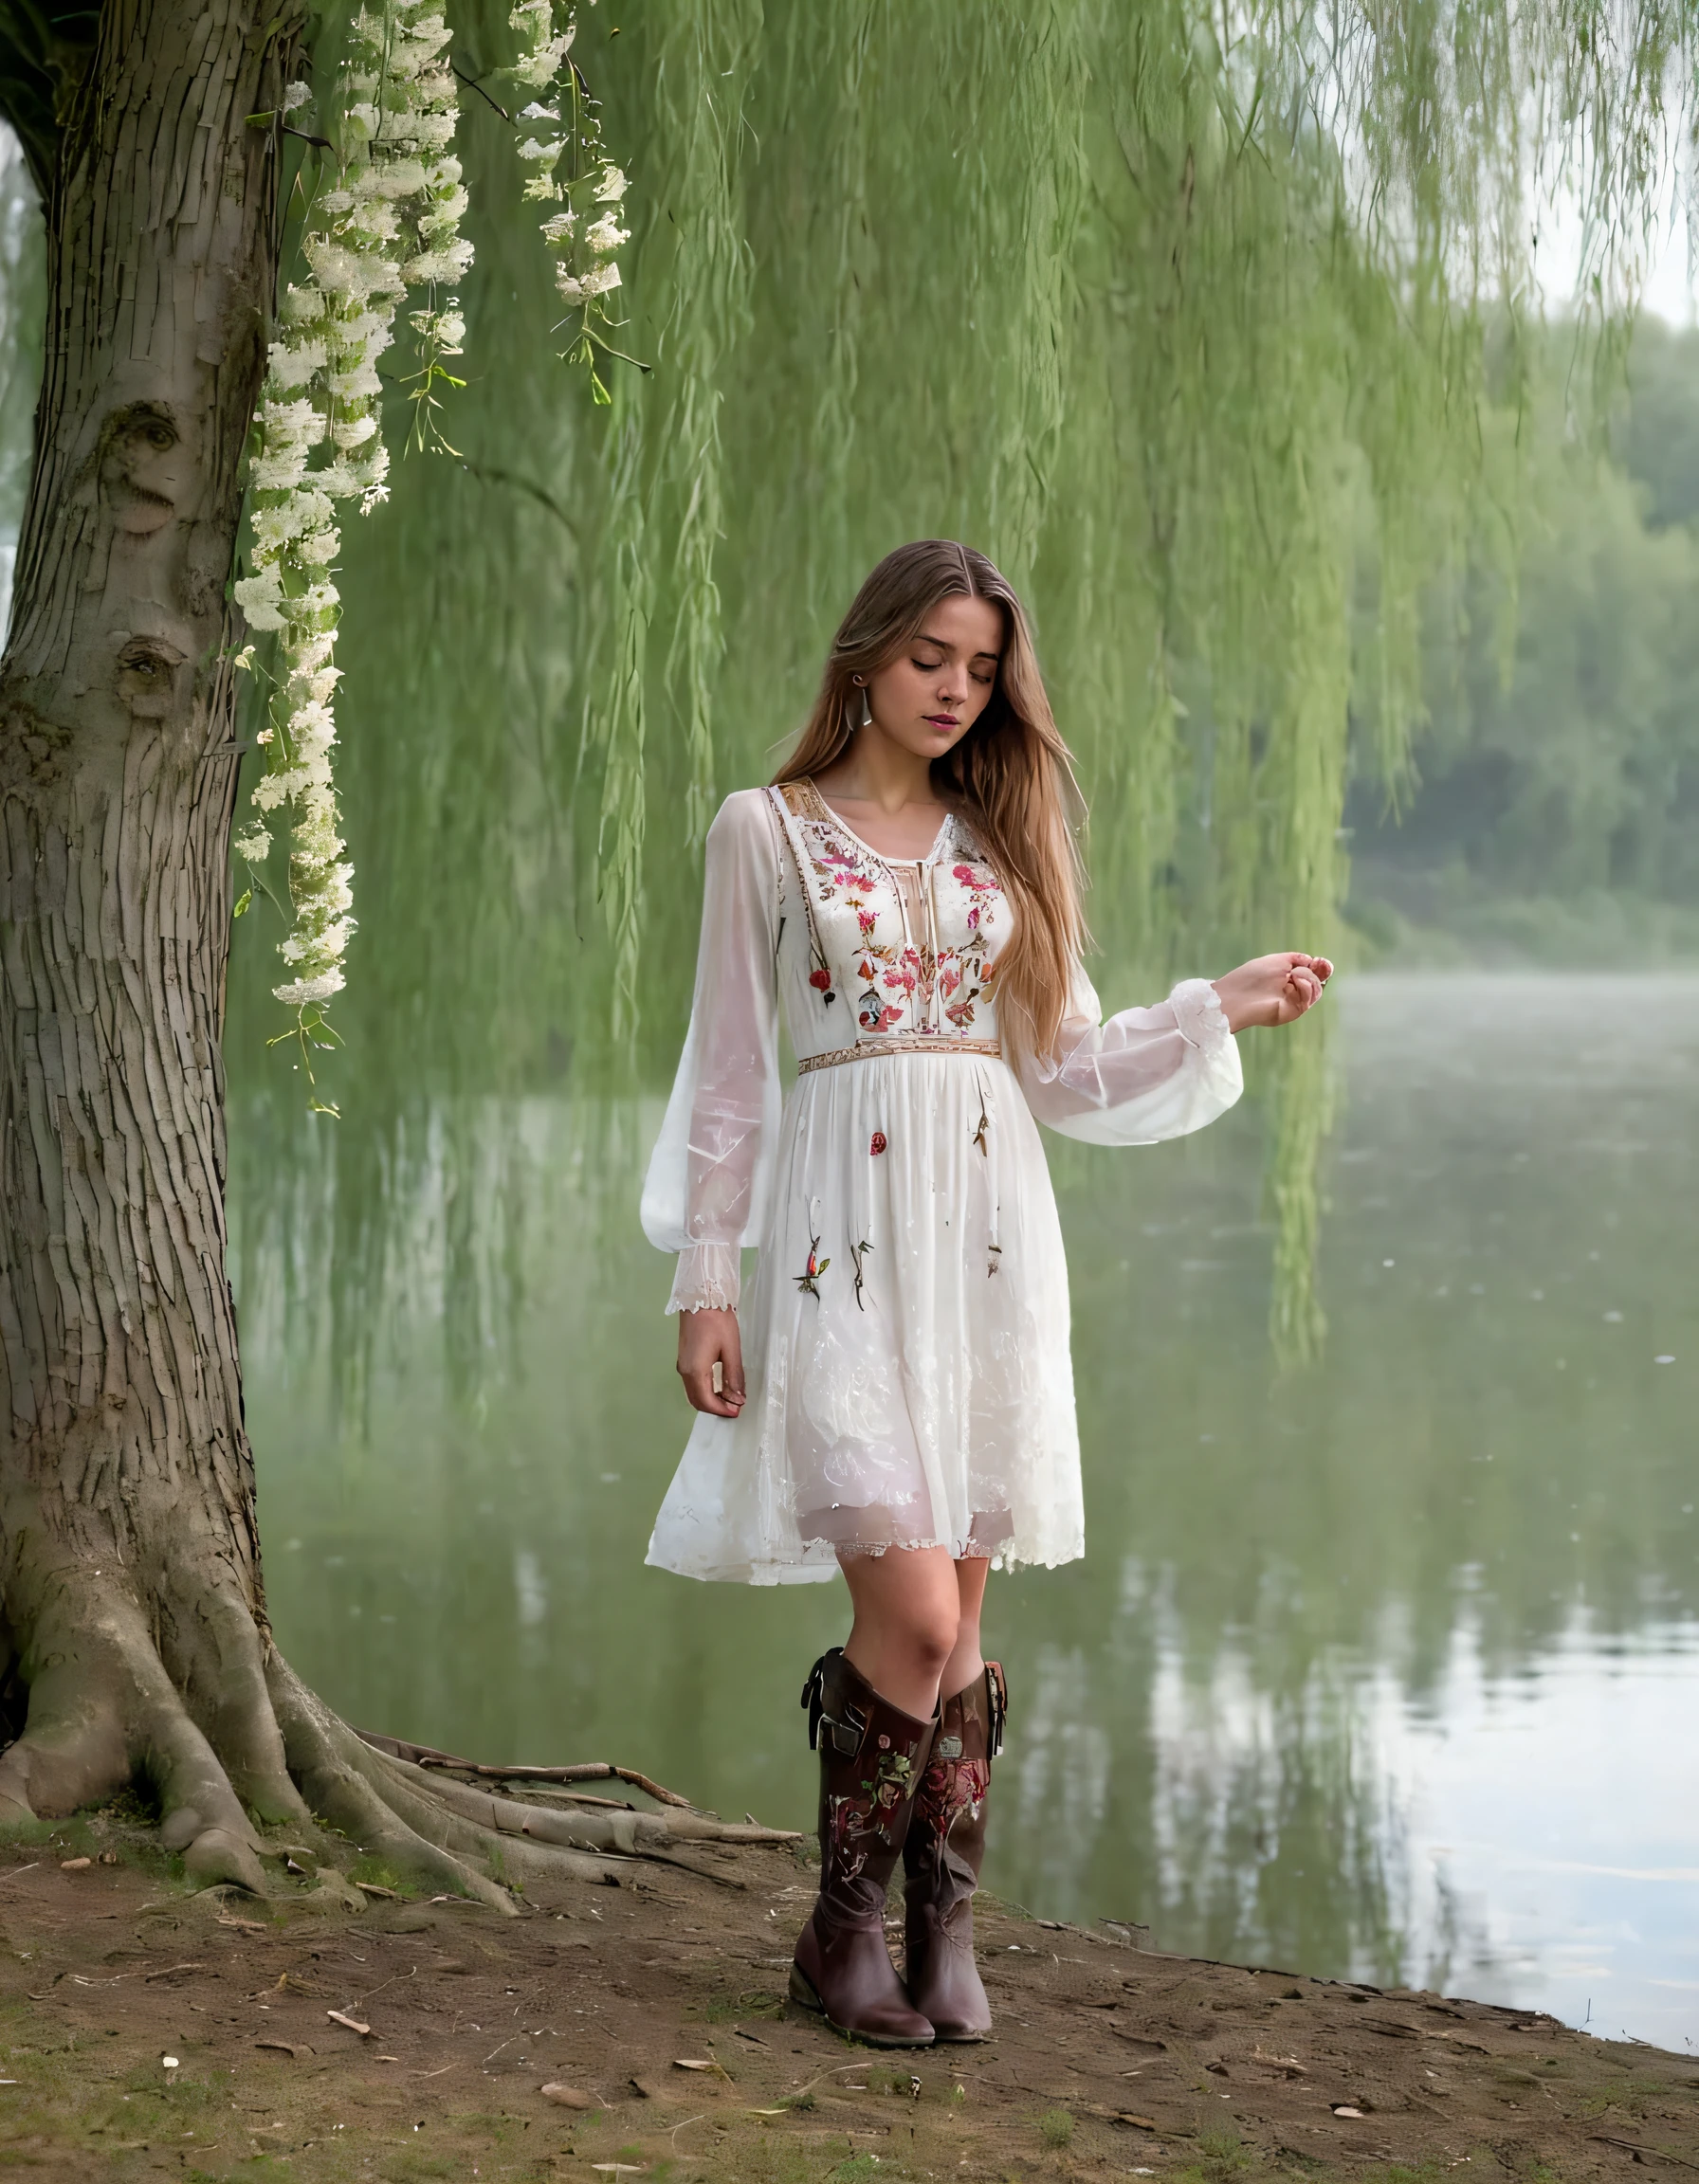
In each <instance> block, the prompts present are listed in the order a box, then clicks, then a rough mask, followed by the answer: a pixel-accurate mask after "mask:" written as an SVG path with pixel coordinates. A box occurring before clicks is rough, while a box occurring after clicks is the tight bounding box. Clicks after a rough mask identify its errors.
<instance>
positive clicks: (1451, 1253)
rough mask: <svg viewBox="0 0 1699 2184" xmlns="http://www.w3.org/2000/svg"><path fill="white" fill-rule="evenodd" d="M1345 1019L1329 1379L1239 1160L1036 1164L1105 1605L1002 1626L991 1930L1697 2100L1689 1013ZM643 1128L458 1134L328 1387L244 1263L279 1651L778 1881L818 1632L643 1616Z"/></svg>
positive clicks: (1537, 1000) (1615, 997)
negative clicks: (1443, 2002) (751, 1842)
mask: <svg viewBox="0 0 1699 2184" xmlns="http://www.w3.org/2000/svg"><path fill="white" fill-rule="evenodd" d="M1329 1005H1330V1006H1331V1007H1334V1008H1336V1009H1337V1010H1338V1016H1339V1021H1338V1024H1337V1026H1336V1032H1337V1042H1336V1051H1337V1056H1338V1064H1339V1069H1338V1074H1339V1080H1340V1111H1339V1119H1338V1123H1337V1127H1336V1129H1335V1133H1334V1137H1333V1139H1332V1143H1331V1146H1330V1149H1329V1153H1328V1156H1327V1161H1326V1170H1325V1193H1326V1217H1325V1224H1324V1238H1323V1247H1322V1251H1323V1285H1324V1298H1325V1301H1326V1304H1327V1309H1328V1312H1329V1316H1330V1320H1331V1332H1330V1335H1329V1339H1328V1344H1327V1350H1326V1355H1325V1357H1324V1361H1323V1363H1322V1364H1321V1366H1320V1367H1318V1368H1317V1369H1315V1370H1313V1371H1309V1372H1305V1373H1303V1374H1293V1375H1288V1376H1286V1377H1284V1378H1283V1377H1282V1376H1281V1375H1280V1374H1279V1373H1278V1372H1277V1371H1276V1369H1275V1367H1274V1365H1273V1363H1272V1361H1271V1359H1270V1353H1269V1349H1268V1344H1267V1340H1266V1337H1265V1323H1266V1319H1267V1312H1268V1283H1269V1246H1270V1232H1269V1229H1268V1228H1267V1226H1266V1225H1265V1223H1264V1222H1263V1220H1262V1219H1261V1206H1260V1193H1261V1184H1260V1159H1261V1127H1262V1125H1261V1121H1260V1119H1259V1118H1258V1116H1257V1115H1256V1114H1255V1112H1253V1111H1252V1110H1251V1109H1250V1108H1249V1107H1246V1108H1242V1109H1241V1110H1239V1111H1238V1112H1236V1113H1235V1114H1234V1115H1233V1116H1231V1117H1229V1118H1228V1119H1227V1120H1226V1121H1225V1122H1223V1123H1222V1124H1219V1125H1217V1126H1216V1127H1215V1129H1213V1130H1212V1131H1210V1132H1208V1133H1206V1134H1205V1135H1204V1136H1203V1137H1199V1138H1197V1139H1195V1140H1192V1141H1190V1142H1187V1143H1183V1144H1179V1145H1174V1146H1165V1147H1160V1148H1156V1149H1152V1150H1148V1151H1142V1152H1133V1153H1120V1154H1114V1153H1106V1152H1096V1151H1092V1150H1087V1149H1085V1148H1080V1147H1075V1146H1071V1145H1064V1144H1061V1143H1053V1144H1052V1155H1053V1165H1054V1170H1055V1174H1056V1178H1057V1184H1058V1191H1059V1195H1060V1198H1061V1203H1062V1209H1063V1217H1064V1221H1065V1224H1066V1227H1067V1229H1068V1235H1069V1254H1070V1261H1071V1265H1072V1268H1073V1283H1074V1310H1075V1336H1074V1355H1075V1363H1076V1371H1077V1374H1078V1381H1079V1395H1080V1413H1081V1425H1082V1429H1083V1436H1084V1445H1085V1453H1086V1475H1087V1520H1088V1522H1087V1532H1088V1539H1089V1551H1088V1554H1087V1559H1086V1561H1085V1562H1084V1563H1083V1564H1081V1565H1075V1566H1074V1567H1073V1568H1071V1569H1069V1570H1068V1571H1064V1572H1056V1573H1044V1572H1032V1573H1028V1574H1022V1575H1020V1576H1018V1577H1015V1578H1012V1579H994V1581H993V1593H992V1611H991V1622H990V1633H991V1642H992V1645H993V1647H994V1648H995V1650H996V1651H997V1652H999V1653H1000V1654H1001V1657H1002V1659H1003V1660H1004V1662H1005V1663H1006V1665H1007V1666H1008V1669H1009V1673H1010V1678H1011V1683H1012V1685H1013V1690H1014V1725H1013V1733H1012V1736H1011V1740H1010V1748H1009V1753H1008V1756H1007V1757H1006V1758H1005V1759H1004V1760H1003V1761H1002V1762H1000V1764H999V1767H998V1773H997V1783H996V1820H995V1826H994V1832H993V1838H992V1848H991V1858H990V1866H989V1870H988V1874H987V1880H988V1883H989V1884H991V1885H993V1886H994V1887H996V1889H997V1890H998V1891H999V1892H1000V1893H1001V1894H1003V1895H1005V1896H1007V1897H1010V1898H1013V1899H1014V1900H1015V1901H1017V1902H1023V1903H1025V1904H1027V1905H1028V1906H1029V1907H1031V1908H1032V1910H1034V1911H1036V1912H1038V1913H1039V1914H1040V1915H1045V1916H1050V1917H1067V1918H1087V1919H1090V1918H1097V1917H1109V1918H1115V1919H1123V1920H1137V1921H1140V1922H1143V1923H1147V1924H1148V1925H1150V1926H1151V1927H1152V1929H1153V1930H1154V1935H1155V1938H1156V1939H1157V1941H1158V1942H1159V1943H1160V1945H1162V1946H1165V1947H1168V1948H1173V1949H1181V1950H1188V1951H1195V1952H1197V1953H1200V1954H1205V1955H1208V1956H1217V1957H1227V1958H1242V1959H1245V1960H1249V1961H1256V1962H1263V1963H1276V1964H1280V1965H1284V1966H1288V1967H1291V1968H1294V1969H1301V1970H1305V1971H1309V1972H1314V1973H1324V1974H1355V1975H1359V1976H1363V1977H1368V1978H1372V1979H1375V1980H1378V1981H1393V1980H1400V1981H1411V1982H1419V1983H1422V1984H1436V1985H1439V1986H1442V1987H1447V1988H1450V1989H1451V1990H1452V1991H1454V1992H1463V1993H1471V1994H1475V1995H1480V1996H1484V1997H1487V1998H1496V1999H1505V2000H1513V2001H1516V2002H1518V2003H1525V2004H1529V2005H1538V2006H1541V2007H1544V2008H1547V2009H1550V2010H1552V2011H1556V2012H1557V2013H1559V2014H1560V2015H1562V2016H1563V2017H1565V2018H1567V2019H1569V2020H1570V2021H1571V2022H1574V2023H1578V2024H1579V2023H1582V2022H1590V2023H1591V2025H1592V2026H1593V2028H1594V2029H1598V2030H1601V2031H1605V2032H1609V2033H1612V2034H1615V2033H1617V2032H1620V2031H1622V2030H1624V2029H1626V2030H1627V2031H1630V2032H1632V2033H1635V2034H1636V2035H1638V2036H1640V2037H1642V2038H1649V2039H1653V2040H1655V2041H1657V2042H1659V2043H1660V2044H1662V2045H1665V2046H1669V2047H1678V2048H1679V2047H1683V2046H1684V2045H1685V2044H1686V2042H1687V2038H1688V2036H1689V2035H1690V2034H1691V2035H1692V2036H1693V2037H1694V2039H1695V2040H1699V1845H1695V1842H1694V1826H1693V1814H1694V1813H1695V1811H1699V1752H1696V1747H1695V1740H1694V1738H1693V1737H1692V1735H1691V1729H1690V1724H1691V1721H1692V1718H1693V1714H1694V1709H1695V1705H1696V1703H1699V1516H1696V1515H1695V1504H1699V1452H1696V1450H1695V1447H1694V1438H1693V1433H1692V1428H1691V1420H1692V1417H1693V1413H1694V1397H1695V1387H1696V1384H1699V1372H1696V1369H1699V1340H1696V1339H1695V1330H1694V1325H1693V1318H1694V1314H1693V1300H1694V1296H1695V1275H1696V1274H1699V1241H1696V1238H1695V1232H1694V1224H1693V1221H1692V1215H1691V1208H1692V1204H1693V1190H1692V1184H1693V1174H1692V1169H1693V1158H1694V1156H1693V1153H1692V1150H1691V1141H1692V1137H1693V1128H1692V1125H1693V1118H1694V1113H1695V1101H1694V1093H1695V1081H1696V1076H1699V979H1682V978H1677V977H1668V978H1641V979H1619V978H1599V977H1585V978H1569V977H1557V976H1549V977H1483V976H1456V977H1440V976H1421V977H1416V976H1404V977H1392V976H1382V977H1361V978H1358V979H1356V980H1354V981H1351V982H1349V983H1348V984H1346V985H1345V986H1344V987H1343V990H1342V991H1341V992H1340V993H1339V994H1338V996H1337V998H1336V999H1335V1000H1334V1001H1332V1002H1330V1004H1329ZM656 1121H658V1113H648V1114H638V1113H635V1112H632V1111H624V1112H615V1113H613V1114H612V1115H610V1114H607V1113H605V1112H600V1111H597V1112H589V1111H576V1110H575V1109H574V1108H573V1107H572V1105H571V1104H570V1103H569V1102H567V1101H547V1100H538V1101H530V1102H526V1103H524V1104H520V1105H508V1106H502V1107H496V1106H493V1105H492V1106H489V1107H487V1108H480V1109H478V1110H476V1111H474V1112H472V1113H471V1114H470V1115H467V1114H466V1113H462V1114H460V1115H459V1116H457V1117H456V1118H455V1119H454V1125H455V1127H456V1128H458V1129H459V1130H460V1131H462V1132H463V1133H465V1132H467V1131H469V1132H471V1133H472V1134H473V1135H474V1136H476V1137H478V1138H479V1141H480V1142H481V1143H483V1144H484V1145H485V1146H486V1147H487V1170H488V1176H489V1183H488V1191H487V1193H486V1194H485V1197H484V1200H482V1201H480V1202H479V1203H478V1204H476V1205H473V1206H471V1207H469V1208H468V1207H467V1206H466V1205H460V1206H445V1205H444V1204H442V1203H441V1202H440V1200H439V1198H438V1197H437V1196H435V1195H433V1192H432V1189H431V1187H430V1184H429V1157H427V1158H426V1160H425V1162H424V1173H425V1176H426V1181H425V1183H424V1185H423V1186H422V1187H421V1189H420V1190H419V1192H418V1205H417V1210H416V1218H415V1219H414V1220H413V1221H412V1223H411V1228H410V1229H409V1232H408V1240H406V1241H404V1243H403V1245H402V1246H401V1247H398V1249H394V1248H393V1249H392V1251H391V1255H390V1258H389V1260H388V1261H387V1262H386V1263H385V1265H383V1266H382V1267H381V1268H380V1269H378V1270H377V1271H375V1274H374V1277H373V1283H374V1287H375V1288H380V1289H381V1297H378V1296H375V1297H374V1298H373V1301H372V1306H371V1309H372V1312H373V1314H374V1316H375V1318H374V1325H375V1327H376V1326H377V1319H376V1316H377V1315H378V1313H379V1309H380V1305H381V1309H382V1323H381V1328H380V1330H379V1331H378V1332H377V1333H376V1335H375V1340H374V1343H373V1345H372V1349H373V1358H374V1361H373V1363H372V1365H371V1367H370V1370H369V1372H368V1373H367V1374H365V1376H364V1377H363V1378H362V1377H361V1375H359V1374H349V1373H347V1372H346V1371H342V1372H339V1373H338V1372H334V1371H333V1369H332V1362H331V1360H332V1357H333V1355H334V1354H336V1353H337V1352H338V1346H339V1348H340V1350H341V1351H346V1350H347V1349H348V1348H349V1347H350V1345H349V1343H348V1340H347V1338H348V1335H349V1332H350V1331H349V1330H348V1329H347V1328H346V1327H344V1328H341V1329H340V1330H338V1329H337V1328H335V1327H328V1328H327V1327H326V1326H325V1324H324V1321H323V1320H322V1319H320V1322H319V1324H320V1331H321V1332H320V1337H319V1338H317V1339H314V1340H309V1339H308V1338H307V1337H306V1335H305V1334H303V1332H302V1330H303V1328H304V1327H306V1326H307V1325H308V1324H309V1321H308V1320H307V1319H302V1318H301V1317H300V1316H297V1317H296V1318H295V1319H289V1318H288V1317H287V1315H286V1314H285V1312H284V1309H283V1301H282V1290H281V1285H280V1283H279V1282H278V1280H277V1267H276V1265H273V1264H272V1263H271V1262H272V1260H273V1259H274V1258H275V1256H276V1254H275V1253H268V1251H267V1249H266V1248H265V1242H264V1240H263V1239H257V1238H255V1237H253V1236H248V1237H247V1238H243V1237H241V1236H239V1239H238V1241H239V1246H240V1248H239V1252H238V1259H237V1264H238V1265H239V1266H240V1267H242V1268H243V1269H245V1271H244V1273H243V1275H242V1283H243V1289H242V1299H243V1309H244V1333H245V1339H246V1345H247V1373H248V1393H249V1419H250V1423H251V1426H252V1429H253V1433H254V1439H255V1444H256V1449H257V1454H258V1461H259V1467H260V1482H261V1509H262V1517H263V1520H264V1524H265V1539H266V1543H267V1570H268V1576H269V1584H270V1592H271V1604H272V1611H273V1614H274V1618H275V1622H276V1626H277V1629H278V1633H279V1637H280V1640H281V1643H282V1644H283V1647H284V1649H285V1651H286V1652H287V1653H288V1654H289V1655H290V1657H291V1658H292V1660H293V1661H294V1663H295V1665H297V1666H298V1667H299V1668H301V1670H302V1671H303V1672H304V1673H305V1674H306V1675H307V1676H308V1678H309V1679H310V1680H311V1681H312V1682H313V1683H315V1684H316V1685H317V1686H318V1687H319V1688H320V1690H321V1691H322V1692H323V1693H324V1694H325V1696H326V1697H327V1698H328V1699H329V1700H331V1701H332V1702H334V1703H335V1704H336V1705H337V1706H338V1707H339V1708H340V1709H341V1710H342V1711H343V1712H344V1713H345V1714H346V1715H347V1716H348V1717H349V1718H351V1719H352V1720H356V1721H357V1722H359V1723H360V1724H362V1725H364V1726H368V1727H381V1728H383V1729H385V1730H388V1731H390V1732H392V1733H394V1734H397V1735H401V1736H405V1737H408V1738H415V1739H417V1740H419V1741H422V1742H429V1743H433V1744H438V1745H441V1746H444V1747H447V1748H448V1749H450V1750H454V1751H458V1752H463V1753H466V1754H469V1755H471V1756H478V1757H481V1758H485V1759H509V1758H513V1759H526V1760H554V1759H564V1758H569V1757H571V1758H585V1757H597V1758H600V1757H612V1758H616V1759H620V1760H623V1761H626V1762H628V1763H630V1764H633V1765H636V1766H639V1767H642V1768H645V1769H647V1770H649V1771H650V1772H651V1773H653V1774H656V1775H657V1776H659V1777H660V1778H661V1779H662V1780H664V1781H668V1782H670V1783H672V1784H674V1785H675V1786H677V1787H680V1788H683V1789H684V1790H685V1791H687V1792H688V1793H690V1794H691V1795H692V1796H694V1797H696V1798H698V1799H700V1800H701V1801H703V1803H705V1804H707V1805H710V1806H713V1807H716V1808H717V1809H719V1810H720V1811H723V1812H725V1813H727V1814H728V1815H731V1814H735V1815H736V1816H738V1817H741V1815H742V1814H743V1813H744V1811H747V1810H753V1811H755V1812H756V1813H757V1815H758V1817H760V1818H762V1819H765V1820H768V1821H773V1822H783V1823H790V1824H794V1825H797V1826H804V1825H807V1824H809V1822H810V1819H811V1815H812V1805H813V1761H812V1760H811V1758H810V1756H809V1754H808V1752H807V1749H806V1739H805V1736H804V1731H803V1720H802V1716H801V1715H800V1713H799V1712H798V1710H797V1706H796V1697H797V1692H798V1690H799V1688H800V1686H801V1683H802V1681H803V1677H804V1674H805V1672H806V1669H807V1667H808V1665H809V1663H810V1661H811V1660H812V1659H813V1656H814V1654H815V1653H816V1652H817V1651H818V1650H819V1649H820V1648H821V1647H823V1646H825V1645H827V1644H830V1643H832V1642H833V1641H835V1640H837V1639H838V1638H840V1637H841V1636H842V1634H843V1616H842V1608H841V1604H840V1600H839V1598H838V1596H837V1589H836V1588H835V1587H833V1588H804V1589H797V1590H786V1591H784V1592H749V1591H744V1590H742V1589H739V1588H730V1587H701V1586H696V1585H692V1584H690V1583H687V1582H685V1581H683V1580H681V1579H678V1578H674V1577H669V1576H665V1575H662V1574H658V1573H656V1572H652V1571H648V1570H645V1569H644V1568H643V1567H642V1556H643V1549H644V1544H645V1540H646V1538H647V1535H648V1529H649V1521H650V1519H651V1517H652V1514H653V1510H654V1507H655V1504H656V1502H657V1501H658V1500H659V1497H660V1495H661V1493H662V1490H663V1488H664V1486H665V1484H666V1482H667V1477H668V1476H669V1474H670V1470H671V1467H672V1465H673V1463H674V1461H675V1460H676V1457H677V1454H678V1451H679V1449H680V1447H682V1444H683V1441H684V1438H685V1431H686V1425H687V1417H686V1412H685V1408H684V1404H683V1398H682V1396H681V1395H680V1394H679V1392H678V1391H677V1387H676V1383H675V1381H674V1378H673V1375H672V1373H671V1369H670V1348H671V1328H670V1325H669V1324H668V1323H667V1322H666V1321H664V1320H663V1319H662V1318H661V1307H662V1303H663V1301H664V1300H665V1297H666V1293H667V1282H668V1275H669V1268H668V1265H667V1262H666V1261H664V1260H663V1259H662V1258H661V1257H660V1256H659V1255H658V1254H656V1253H655V1252H653V1251H651V1250H650V1249H649V1247H648V1246H647V1245H646V1244H645V1243H644V1242H643V1241H642V1239H641V1237H640V1236H639V1235H638V1233H637V1230H636V1224H635V1219H634V1214H633V1210H632V1209H633V1203H634V1195H633V1194H634V1183H633V1180H632V1176H633V1162H634V1160H635V1158H636V1156H637V1151H638V1149H639V1148H640V1145H641V1142H642V1139H643V1137H644V1133H645V1130H646V1128H647V1129H652V1128H653V1126H654V1124H655V1122H656ZM444 1126H445V1127H447V1126H448V1123H447V1121H445V1125H444ZM236 1127H237V1129H238V1130H240V1129H241V1128H243V1127H244V1122H243V1118H242V1116H241V1115H240V1114H238V1116H237V1118H236ZM240 1210H241V1209H240V1206H239V1207H238V1213H239V1214H240ZM498 1215H499V1216H500V1217H499V1218H498ZM481 1254H482V1255H483V1256H482V1259H481V1258H480V1255H481ZM468 1260H470V1261H476V1262H478V1265H476V1266H475V1267H474V1268H473V1273H474V1275H475V1276H476V1278H475V1279H469V1278H468V1277H467V1265H466V1262H467V1261H468ZM450 1299H451V1300H453V1301H452V1302H448V1301H447V1300H450ZM503 1300H506V1301H503ZM333 1389H334V1390H335V1391H336V1392H335V1393H334V1395H333Z"/></svg>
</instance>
